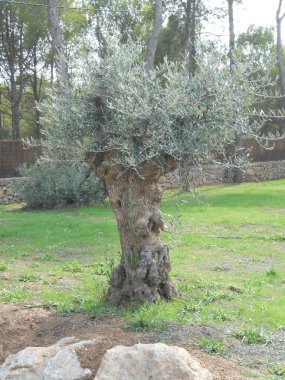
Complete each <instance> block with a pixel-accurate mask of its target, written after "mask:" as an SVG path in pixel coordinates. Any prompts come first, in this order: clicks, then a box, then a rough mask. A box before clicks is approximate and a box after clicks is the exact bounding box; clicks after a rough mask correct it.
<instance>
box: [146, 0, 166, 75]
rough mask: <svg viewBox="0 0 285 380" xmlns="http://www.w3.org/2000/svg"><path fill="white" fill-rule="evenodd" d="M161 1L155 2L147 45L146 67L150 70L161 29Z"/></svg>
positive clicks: (152, 65)
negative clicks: (151, 27)
mask: <svg viewBox="0 0 285 380" xmlns="http://www.w3.org/2000/svg"><path fill="white" fill-rule="evenodd" d="M162 22H163V20H162V0H155V11H154V22H153V29H152V33H151V35H150V38H149V41H148V45H147V62H146V67H147V68H148V70H152V69H153V67H154V56H155V51H156V47H157V42H158V36H159V33H160V31H161V28H162Z"/></svg>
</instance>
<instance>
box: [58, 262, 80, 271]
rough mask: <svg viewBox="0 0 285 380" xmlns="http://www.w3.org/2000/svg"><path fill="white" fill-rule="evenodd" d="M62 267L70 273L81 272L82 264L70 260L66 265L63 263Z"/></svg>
mask: <svg viewBox="0 0 285 380" xmlns="http://www.w3.org/2000/svg"><path fill="white" fill-rule="evenodd" d="M62 269H63V270H64V271H65V272H71V273H82V272H83V266H82V265H81V264H79V263H78V262H76V261H71V262H70V263H68V264H67V265H64V266H63V267H62Z"/></svg>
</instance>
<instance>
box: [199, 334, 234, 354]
mask: <svg viewBox="0 0 285 380" xmlns="http://www.w3.org/2000/svg"><path fill="white" fill-rule="evenodd" d="M198 345H199V347H200V348H201V349H202V350H203V351H205V352H207V353H208V354H210V355H221V356H226V355H228V354H229V349H228V348H227V347H225V346H223V342H222V341H220V340H215V339H208V338H204V337H203V338H200V339H199V340H198Z"/></svg>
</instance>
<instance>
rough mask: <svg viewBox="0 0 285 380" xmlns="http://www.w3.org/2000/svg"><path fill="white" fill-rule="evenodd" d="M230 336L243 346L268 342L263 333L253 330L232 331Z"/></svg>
mask: <svg viewBox="0 0 285 380" xmlns="http://www.w3.org/2000/svg"><path fill="white" fill-rule="evenodd" d="M232 336H233V337H235V338H236V339H239V340H241V341H242V342H243V343H245V344H264V343H267V342H268V338H267V337H266V336H265V335H264V333H263V331H261V330H257V329H254V328H244V329H240V330H236V331H233V332H232Z"/></svg>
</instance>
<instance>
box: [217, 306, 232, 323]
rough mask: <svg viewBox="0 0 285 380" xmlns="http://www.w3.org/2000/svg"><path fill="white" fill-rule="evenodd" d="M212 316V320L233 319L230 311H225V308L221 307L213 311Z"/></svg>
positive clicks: (223, 320) (224, 320)
mask: <svg viewBox="0 0 285 380" xmlns="http://www.w3.org/2000/svg"><path fill="white" fill-rule="evenodd" d="M212 318H213V320H214V321H218V322H226V321H231V320H232V319H233V317H232V315H231V314H230V313H227V312H226V311H225V310H221V309H218V310H216V311H214V313H213V314H212Z"/></svg>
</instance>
